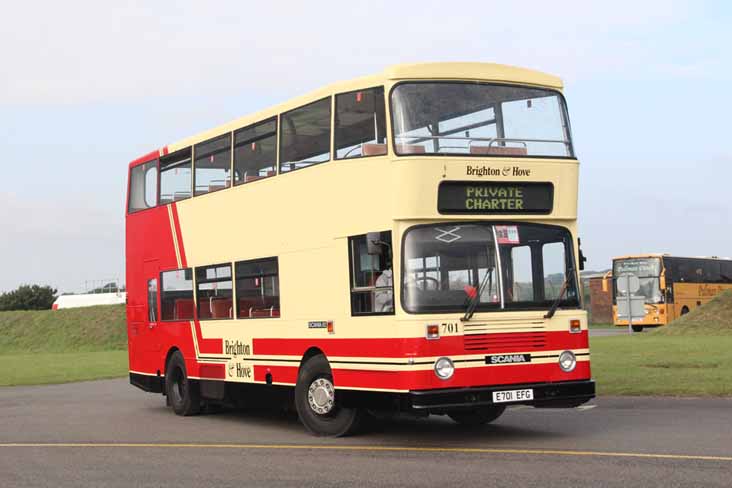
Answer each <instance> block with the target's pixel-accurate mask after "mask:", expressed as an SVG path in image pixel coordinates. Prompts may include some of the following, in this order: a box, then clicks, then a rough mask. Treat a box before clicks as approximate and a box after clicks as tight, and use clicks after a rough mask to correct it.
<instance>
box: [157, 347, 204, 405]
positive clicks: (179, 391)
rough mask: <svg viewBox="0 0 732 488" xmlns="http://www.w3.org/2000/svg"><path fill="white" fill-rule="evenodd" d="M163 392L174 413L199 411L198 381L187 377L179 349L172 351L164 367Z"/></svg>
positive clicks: (199, 393)
mask: <svg viewBox="0 0 732 488" xmlns="http://www.w3.org/2000/svg"><path fill="white" fill-rule="evenodd" d="M165 394H166V395H167V397H168V398H167V402H168V404H169V405H170V406H171V407H173V411H174V412H175V413H176V415H186V416H187V415H197V414H198V413H199V412H200V411H201V392H200V390H199V387H198V383H196V382H193V381H191V380H189V379H188V374H187V373H186V363H185V361H184V360H183V355H182V354H181V353H180V351H176V352H174V353H173V355H172V356H171V357H170V359H169V360H168V365H167V367H166V368H165Z"/></svg>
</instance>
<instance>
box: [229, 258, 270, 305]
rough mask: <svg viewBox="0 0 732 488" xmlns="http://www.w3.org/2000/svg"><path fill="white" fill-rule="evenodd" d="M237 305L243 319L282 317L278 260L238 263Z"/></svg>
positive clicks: (266, 259)
mask: <svg viewBox="0 0 732 488" xmlns="http://www.w3.org/2000/svg"><path fill="white" fill-rule="evenodd" d="M236 305H237V317H239V318H240V319H249V318H267V317H279V316H280V277H279V264H278V262H277V258H265V259H255V260H252V261H239V262H238V263H236Z"/></svg>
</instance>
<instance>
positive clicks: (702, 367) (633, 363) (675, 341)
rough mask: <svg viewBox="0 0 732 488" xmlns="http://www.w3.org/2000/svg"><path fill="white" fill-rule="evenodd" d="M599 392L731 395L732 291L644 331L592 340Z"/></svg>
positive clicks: (594, 371) (613, 393) (593, 369)
mask: <svg viewBox="0 0 732 488" xmlns="http://www.w3.org/2000/svg"><path fill="white" fill-rule="evenodd" d="M590 351H591V354H592V375H593V376H594V378H595V380H596V381H597V387H598V392H599V394H601V395H608V394H610V395H677V396H708V395H714V396H732V352H731V351H732V293H731V292H727V293H723V294H721V295H719V296H718V297H716V298H715V299H714V300H712V301H710V302H709V303H707V304H705V305H704V306H702V307H699V308H696V309H694V310H692V311H691V312H689V313H688V314H686V315H685V316H683V317H681V318H680V319H677V320H675V321H673V322H671V324H669V325H667V326H664V327H660V328H658V329H656V330H649V331H647V332H644V333H643V334H633V335H632V336H630V335H622V336H613V337H593V338H592V339H590Z"/></svg>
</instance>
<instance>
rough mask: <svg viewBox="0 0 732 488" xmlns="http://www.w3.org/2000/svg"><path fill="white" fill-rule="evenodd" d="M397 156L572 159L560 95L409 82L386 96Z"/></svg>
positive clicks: (502, 87)
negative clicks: (389, 98) (389, 103)
mask: <svg viewBox="0 0 732 488" xmlns="http://www.w3.org/2000/svg"><path fill="white" fill-rule="evenodd" d="M391 111H392V125H393V127H394V147H395V150H396V153H397V154H398V155H414V154H431V155H451V154H459V155H473V156H511V157H520V156H545V157H572V156H573V153H572V144H571V141H570V131H569V123H568V121H567V112H566V107H565V104H564V99H563V98H562V96H561V95H560V94H559V92H556V91H553V90H547V89H540V88H530V87H522V86H508V85H495V84H488V83H464V82H412V83H401V84H399V85H397V86H396V87H395V88H394V90H393V91H392V94H391Z"/></svg>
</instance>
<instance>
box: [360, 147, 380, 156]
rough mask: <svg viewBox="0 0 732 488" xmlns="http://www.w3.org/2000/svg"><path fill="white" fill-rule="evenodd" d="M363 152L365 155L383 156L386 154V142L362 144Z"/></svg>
mask: <svg viewBox="0 0 732 488" xmlns="http://www.w3.org/2000/svg"><path fill="white" fill-rule="evenodd" d="M361 154H362V155H363V156H382V155H384V154H386V144H362V145H361Z"/></svg>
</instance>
